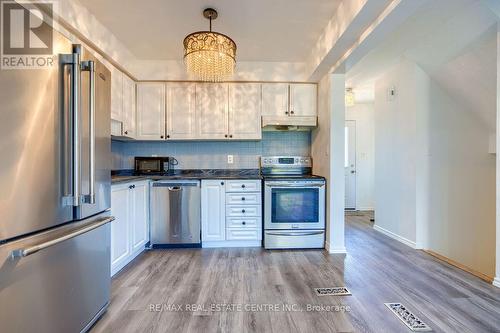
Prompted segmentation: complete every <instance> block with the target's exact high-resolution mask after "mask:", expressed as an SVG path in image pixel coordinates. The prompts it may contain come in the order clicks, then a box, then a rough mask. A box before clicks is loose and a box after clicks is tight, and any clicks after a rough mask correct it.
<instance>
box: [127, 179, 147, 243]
mask: <svg viewBox="0 0 500 333" xmlns="http://www.w3.org/2000/svg"><path fill="white" fill-rule="evenodd" d="M148 193H149V185H148V183H147V182H142V183H135V184H134V188H133V189H131V195H132V203H131V206H130V207H131V208H132V212H131V214H130V216H131V223H130V228H131V232H132V252H137V251H142V250H143V249H144V245H146V243H147V242H148V241H149V230H148V226H149V195H148Z"/></svg>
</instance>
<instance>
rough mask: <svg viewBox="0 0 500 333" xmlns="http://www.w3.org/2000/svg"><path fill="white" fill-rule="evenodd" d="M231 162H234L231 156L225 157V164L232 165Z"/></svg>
mask: <svg viewBox="0 0 500 333" xmlns="http://www.w3.org/2000/svg"><path fill="white" fill-rule="evenodd" d="M233 162H234V159H233V155H227V164H233Z"/></svg>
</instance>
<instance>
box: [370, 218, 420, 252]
mask: <svg viewBox="0 0 500 333" xmlns="http://www.w3.org/2000/svg"><path fill="white" fill-rule="evenodd" d="M373 229H375V230H377V231H378V232H380V233H383V234H384V235H386V236H389V237H391V238H392V239H395V240H397V241H399V242H401V243H403V244H405V245H408V246H409V247H411V248H413V249H415V248H417V246H416V244H415V242H413V241H411V240H409V239H406V238H404V237H402V236H399V235H397V234H395V233H393V232H392V231H389V230H387V229H384V228H382V227H380V226H378V225H376V224H375V225H374V226H373Z"/></svg>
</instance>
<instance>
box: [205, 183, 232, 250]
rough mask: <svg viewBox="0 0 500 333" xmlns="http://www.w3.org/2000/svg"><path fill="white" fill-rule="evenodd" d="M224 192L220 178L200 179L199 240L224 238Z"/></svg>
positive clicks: (219, 239)
mask: <svg viewBox="0 0 500 333" xmlns="http://www.w3.org/2000/svg"><path fill="white" fill-rule="evenodd" d="M225 207H226V192H225V190H224V181H222V180H202V181H201V241H202V242H207V241H221V240H225V239H226V211H225Z"/></svg>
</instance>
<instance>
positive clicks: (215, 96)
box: [196, 83, 228, 140]
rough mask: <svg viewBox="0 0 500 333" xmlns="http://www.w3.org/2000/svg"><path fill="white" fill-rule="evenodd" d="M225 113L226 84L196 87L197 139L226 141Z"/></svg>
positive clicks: (206, 84)
mask: <svg viewBox="0 0 500 333" xmlns="http://www.w3.org/2000/svg"><path fill="white" fill-rule="evenodd" d="M227 113H228V86H227V84H224V83H222V84H218V83H204V84H203V83H202V84H197V85H196V114H197V116H198V139H213V140H219V139H226V138H227V137H228V131H227V121H228V120H227Z"/></svg>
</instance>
